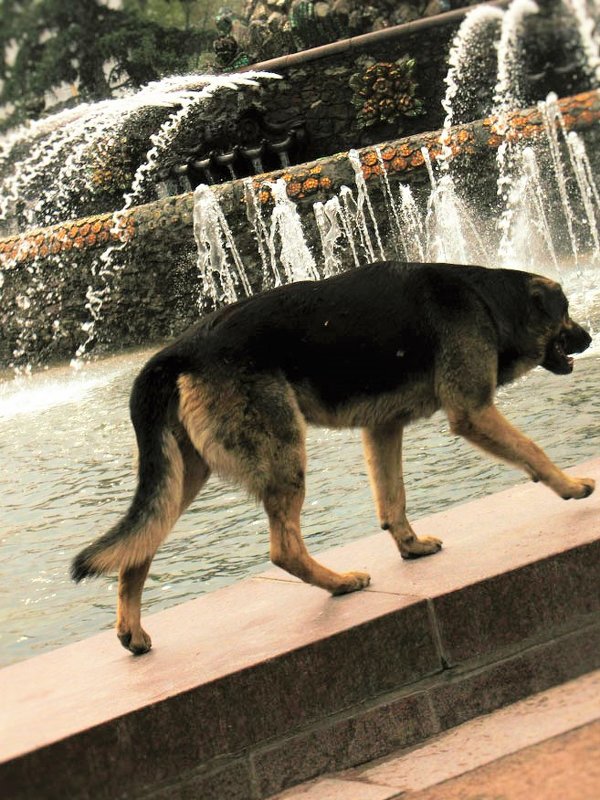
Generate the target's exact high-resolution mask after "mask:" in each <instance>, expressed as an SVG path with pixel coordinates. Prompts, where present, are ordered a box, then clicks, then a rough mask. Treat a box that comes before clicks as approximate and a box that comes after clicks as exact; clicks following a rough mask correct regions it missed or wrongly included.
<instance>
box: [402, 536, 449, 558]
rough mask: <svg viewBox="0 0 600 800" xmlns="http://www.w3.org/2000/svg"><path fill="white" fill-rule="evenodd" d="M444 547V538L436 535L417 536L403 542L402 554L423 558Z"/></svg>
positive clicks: (405, 556) (403, 556)
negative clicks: (419, 537) (418, 537)
mask: <svg viewBox="0 0 600 800" xmlns="http://www.w3.org/2000/svg"><path fill="white" fill-rule="evenodd" d="M441 549H442V540H441V539H437V538H436V537H435V536H424V537H423V538H422V539H417V537H415V538H414V539H413V540H412V541H410V542H401V544H400V555H401V556H402V558H406V559H409V558H422V557H423V556H432V555H433V554H434V553H438V552H439V551H440V550H441Z"/></svg>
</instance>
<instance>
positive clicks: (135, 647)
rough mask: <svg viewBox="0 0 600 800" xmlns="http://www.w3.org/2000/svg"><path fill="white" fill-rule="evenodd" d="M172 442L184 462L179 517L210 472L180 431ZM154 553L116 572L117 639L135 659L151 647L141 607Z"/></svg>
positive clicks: (177, 431) (184, 433)
mask: <svg viewBox="0 0 600 800" xmlns="http://www.w3.org/2000/svg"><path fill="white" fill-rule="evenodd" d="M175 438H176V441H177V445H178V447H179V452H180V453H181V457H182V461H183V481H182V486H181V499H180V504H179V514H182V513H183V512H184V511H185V509H186V508H187V507H188V506H189V504H190V503H191V502H192V500H193V499H194V497H195V496H196V495H197V494H198V492H199V491H200V489H201V488H202V486H203V485H204V484H205V483H206V481H207V480H208V478H209V476H210V469H209V468H208V465H207V464H206V462H205V461H204V459H203V458H202V457H201V456H200V455H199V454H198V453H197V452H196V450H195V449H194V447H193V445H192V443H191V442H190V440H189V437H188V435H187V433H186V432H185V430H184V429H183V428H180V429H178V430H176V431H175ZM175 513H177V512H175ZM154 552H156V551H154ZM154 552H152V553H151V554H149V555H148V558H146V560H145V561H143V562H142V563H141V564H136V565H135V566H129V567H121V569H120V570H119V587H118V599H117V636H118V637H119V641H120V642H121V644H122V645H123V647H125V648H127V649H128V650H130V651H131V652H132V653H133V654H134V655H141V654H142V653H146V652H148V650H150V648H151V646H152V641H151V639H150V636H149V635H148V633H146V631H145V630H144V629H143V628H142V624H141V607H142V591H143V589H144V583H145V581H146V577H147V575H148V570H149V569H150V564H151V563H152V559H153V557H154Z"/></svg>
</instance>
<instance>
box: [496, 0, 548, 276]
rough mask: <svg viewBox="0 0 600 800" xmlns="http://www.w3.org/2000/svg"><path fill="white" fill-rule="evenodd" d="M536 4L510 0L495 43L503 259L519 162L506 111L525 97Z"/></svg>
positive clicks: (497, 161) (516, 142)
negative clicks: (527, 32)
mask: <svg viewBox="0 0 600 800" xmlns="http://www.w3.org/2000/svg"><path fill="white" fill-rule="evenodd" d="M538 12H539V7H538V5H537V3H534V2H533V0H513V2H512V3H511V5H510V6H509V8H508V10H507V11H506V13H505V14H504V18H503V20H502V30H501V34H500V43H499V45H498V80H497V83H496V88H495V92H494V106H493V109H492V113H493V114H494V115H495V116H496V117H497V122H496V133H497V134H498V135H499V136H502V137H503V138H504V141H503V142H502V144H501V145H500V147H499V148H498V153H497V156H496V163H497V166H498V184H497V187H498V189H497V191H498V196H499V197H500V198H501V200H502V202H503V204H504V210H503V212H502V214H501V215H500V220H499V222H498V228H499V231H500V251H499V252H500V257H501V258H502V259H503V260H504V261H506V260H508V259H509V257H510V255H509V254H510V246H509V239H510V235H511V234H510V229H511V226H512V224H513V218H514V214H515V209H514V208H513V206H512V205H511V197H512V196H513V195H512V184H513V181H514V179H515V176H516V174H517V172H516V169H517V166H518V162H519V155H518V153H519V148H520V143H519V141H518V140H511V139H510V137H509V131H510V129H509V114H510V112H511V111H514V110H516V109H518V108H519V107H521V106H522V105H523V103H524V100H525V95H526V92H525V88H524V85H523V80H524V76H523V70H522V68H521V63H522V47H523V44H522V41H523V31H524V26H525V20H526V19H527V17H529V16H531V15H532V14H537V13H538Z"/></svg>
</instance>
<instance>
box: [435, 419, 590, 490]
mask: <svg viewBox="0 0 600 800" xmlns="http://www.w3.org/2000/svg"><path fill="white" fill-rule="evenodd" d="M447 413H448V419H449V421H450V427H451V429H452V431H453V433H458V434H460V435H461V436H463V437H464V438H465V439H467V440H468V441H470V442H471V443H472V444H475V445H477V446H478V447H480V448H481V449H482V450H485V451H486V452H488V453H491V454H492V455H494V456H496V457H497V458H500V459H502V460H503V461H508V462H509V463H510V464H514V465H515V466H517V467H520V468H521V469H523V470H524V471H525V472H527V473H528V474H529V475H530V476H531V478H532V479H533V480H534V481H541V482H542V483H545V484H546V485H547V486H549V487H550V488H551V489H552V490H553V491H554V492H556V494H558V495H560V497H562V498H563V499H564V500H569V499H571V498H576V499H581V498H583V497H588V496H589V495H590V494H591V493H592V492H593V491H594V487H595V482H594V481H593V480H592V479H591V478H570V477H569V476H568V475H566V474H565V473H564V472H563V471H562V470H560V469H559V468H558V467H557V466H556V465H555V464H553V463H552V461H551V460H550V459H549V458H548V456H547V455H546V454H545V453H544V451H543V450H542V449H541V447H538V446H537V444H535V442H532V441H531V439H528V438H527V437H526V436H525V435H524V434H522V433H521V431H520V430H518V428H515V427H514V426H513V425H511V424H510V422H509V421H508V420H507V419H506V418H505V417H503V416H502V414H501V413H500V412H499V411H498V409H497V408H496V407H495V406H494V405H493V404H492V405H487V406H484V407H483V408H481V409H478V410H475V411H465V410H455V409H450V410H448V411H447Z"/></svg>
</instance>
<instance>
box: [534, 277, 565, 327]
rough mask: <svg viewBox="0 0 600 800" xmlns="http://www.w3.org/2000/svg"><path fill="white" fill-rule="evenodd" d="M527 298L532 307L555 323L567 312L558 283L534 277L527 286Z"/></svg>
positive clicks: (563, 296)
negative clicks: (528, 297)
mask: <svg viewBox="0 0 600 800" xmlns="http://www.w3.org/2000/svg"><path fill="white" fill-rule="evenodd" d="M529 296H530V298H531V301H532V303H533V304H534V306H535V307H536V308H537V309H539V310H540V311H541V312H542V313H543V314H545V315H546V316H547V317H550V319H552V320H556V321H557V322H558V321H559V320H561V319H562V318H563V316H564V315H565V314H566V312H567V308H568V303H567V298H566V297H565V295H564V292H563V290H562V288H561V286H560V284H559V283H555V282H554V281H551V280H548V278H542V277H540V276H536V277H535V278H533V279H532V281H531V283H530V286H529Z"/></svg>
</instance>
